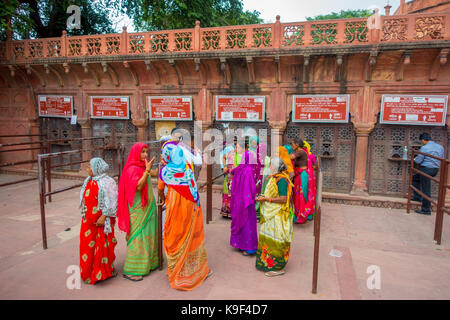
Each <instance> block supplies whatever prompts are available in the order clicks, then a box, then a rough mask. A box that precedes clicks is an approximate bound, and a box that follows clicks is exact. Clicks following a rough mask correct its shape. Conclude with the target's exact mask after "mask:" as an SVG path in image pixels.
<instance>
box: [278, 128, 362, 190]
mask: <svg viewBox="0 0 450 320" xmlns="http://www.w3.org/2000/svg"><path fill="white" fill-rule="evenodd" d="M292 138H300V139H303V140H306V141H307V142H308V143H309V144H310V145H311V151H312V152H313V153H314V154H315V155H317V156H318V157H320V167H321V169H322V172H323V190H324V191H327V192H343V193H348V192H350V190H351V187H352V179H353V170H354V149H355V133H354V129H353V125H351V124H350V125H349V124H333V125H330V124H308V123H289V124H288V126H287V128H286V131H285V134H284V139H283V140H284V143H288V142H289V140H290V139H292Z"/></svg>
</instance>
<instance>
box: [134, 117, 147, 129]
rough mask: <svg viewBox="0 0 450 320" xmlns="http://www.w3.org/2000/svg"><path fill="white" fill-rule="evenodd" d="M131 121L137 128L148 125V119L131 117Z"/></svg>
mask: <svg viewBox="0 0 450 320" xmlns="http://www.w3.org/2000/svg"><path fill="white" fill-rule="evenodd" d="M131 123H133V125H134V126H135V127H137V128H145V127H147V125H148V119H146V118H144V119H133V120H131Z"/></svg>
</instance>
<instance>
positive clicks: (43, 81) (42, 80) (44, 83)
mask: <svg viewBox="0 0 450 320" xmlns="http://www.w3.org/2000/svg"><path fill="white" fill-rule="evenodd" d="M25 69H26V70H27V74H29V75H31V74H34V75H35V76H36V77H37V78H38V79H39V82H40V83H41V86H43V87H45V86H47V81H46V79H45V77H43V76H42V74H41V73H40V72H37V71H36V70H35V69H34V68H33V67H32V66H30V65H29V64H27V65H25Z"/></svg>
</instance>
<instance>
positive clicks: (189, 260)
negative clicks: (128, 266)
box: [158, 144, 211, 291]
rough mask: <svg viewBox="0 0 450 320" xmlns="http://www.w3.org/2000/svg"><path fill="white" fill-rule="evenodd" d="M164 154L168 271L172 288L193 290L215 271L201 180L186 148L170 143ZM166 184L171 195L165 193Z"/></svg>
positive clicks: (161, 184) (160, 187) (161, 190)
mask: <svg viewBox="0 0 450 320" xmlns="http://www.w3.org/2000/svg"><path fill="white" fill-rule="evenodd" d="M161 157H162V160H163V161H164V163H167V164H166V165H165V166H164V167H163V168H162V169H161V171H160V175H159V177H160V180H159V183H158V190H159V195H160V197H161V200H162V201H165V204H166V218H165V224H164V250H165V252H166V255H167V264H168V266H167V275H168V278H169V282H170V285H171V286H172V288H174V289H178V290H185V291H189V290H193V289H195V288H196V287H198V286H199V285H200V284H201V283H202V282H203V281H204V280H205V279H206V278H207V277H208V276H209V275H210V274H211V273H210V269H209V266H208V257H207V254H206V248H205V235H204V229H203V214H202V209H201V207H200V199H199V195H198V191H197V183H196V181H195V178H194V173H193V170H192V169H193V168H192V164H191V163H190V162H188V161H187V160H186V156H185V154H184V151H183V148H181V147H180V146H177V145H176V144H166V145H165V146H164V148H163V150H162V152H161ZM166 185H167V195H166V196H164V187H165V186H166Z"/></svg>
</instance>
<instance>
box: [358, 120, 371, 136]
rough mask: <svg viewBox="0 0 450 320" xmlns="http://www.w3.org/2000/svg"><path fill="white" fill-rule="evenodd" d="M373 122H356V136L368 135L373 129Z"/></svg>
mask: <svg viewBox="0 0 450 320" xmlns="http://www.w3.org/2000/svg"><path fill="white" fill-rule="evenodd" d="M374 128H375V123H357V124H355V132H356V136H357V137H368V136H369V135H370V134H371V133H372V131H373V129H374Z"/></svg>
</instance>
